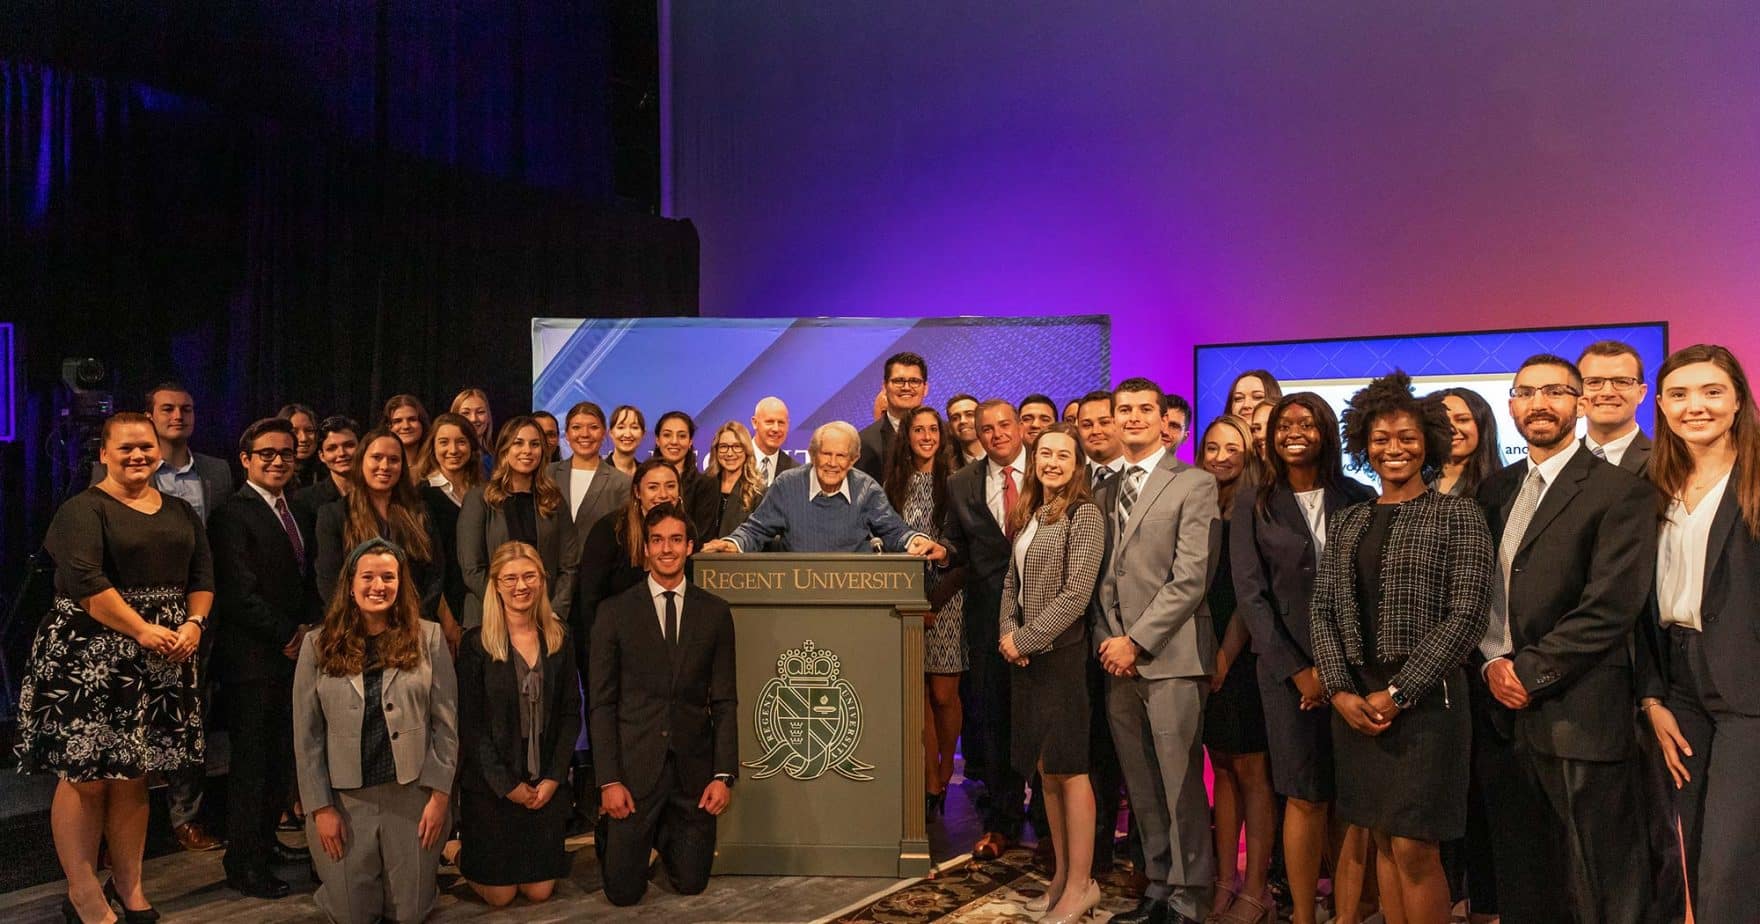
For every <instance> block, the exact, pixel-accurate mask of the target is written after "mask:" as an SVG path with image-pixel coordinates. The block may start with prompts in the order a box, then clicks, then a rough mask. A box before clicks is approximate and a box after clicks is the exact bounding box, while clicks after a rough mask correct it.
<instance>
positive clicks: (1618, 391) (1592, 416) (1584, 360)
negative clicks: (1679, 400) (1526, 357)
mask: <svg viewBox="0 0 1760 924" xmlns="http://www.w3.org/2000/svg"><path fill="white" fill-rule="evenodd" d="M1577 374H1579V375H1581V376H1582V377H1583V417H1584V418H1585V419H1586V420H1588V422H1589V432H1588V433H1587V434H1585V435H1584V436H1583V445H1584V447H1586V448H1587V449H1588V450H1589V451H1590V452H1592V453H1594V454H1595V455H1596V456H1598V457H1600V458H1603V459H1606V460H1607V461H1609V462H1612V463H1613V464H1615V465H1617V466H1619V467H1620V468H1623V469H1625V470H1626V471H1628V472H1631V473H1632V474H1634V475H1637V476H1639V477H1643V475H1644V473H1645V472H1646V471H1648V470H1649V468H1650V438H1649V437H1647V436H1645V435H1644V431H1642V430H1640V429H1638V405H1640V404H1642V403H1644V395H1645V394H1647V393H1648V392H1649V390H1650V386H1648V385H1645V384H1644V360H1643V358H1642V357H1640V356H1639V355H1638V351H1637V350H1635V349H1633V348H1632V347H1631V345H1629V344H1625V343H1621V342H1619V341H1618V340H1601V341H1597V342H1595V343H1591V344H1589V346H1588V347H1587V348H1585V349H1584V350H1583V355H1581V356H1579V357H1577Z"/></svg>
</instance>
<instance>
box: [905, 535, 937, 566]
mask: <svg viewBox="0 0 1760 924" xmlns="http://www.w3.org/2000/svg"><path fill="white" fill-rule="evenodd" d="M904 553H905V554H906V555H921V556H923V557H924V558H927V559H929V560H930V561H932V562H944V561H946V560H947V547H946V546H944V545H942V544H941V543H939V542H936V541H935V540H933V539H930V538H929V537H928V536H923V535H917V536H912V537H911V541H910V542H908V543H906V544H905V547H904Z"/></svg>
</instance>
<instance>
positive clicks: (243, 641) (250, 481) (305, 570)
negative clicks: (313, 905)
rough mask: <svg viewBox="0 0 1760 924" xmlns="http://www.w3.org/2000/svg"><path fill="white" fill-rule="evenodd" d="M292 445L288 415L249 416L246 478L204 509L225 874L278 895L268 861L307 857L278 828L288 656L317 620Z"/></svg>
mask: <svg viewBox="0 0 1760 924" xmlns="http://www.w3.org/2000/svg"><path fill="white" fill-rule="evenodd" d="M294 447H295V437H294V433H293V424H291V423H289V422H288V421H286V420H282V419H280V418H270V419H268V420H259V421H257V422H256V423H253V424H251V425H250V427H249V428H248V429H246V430H245V431H244V436H243V438H241V439H240V440H239V442H238V460H239V464H240V465H242V466H243V467H244V472H245V486H244V488H242V489H241V490H240V491H239V492H238V493H237V494H234V495H233V496H231V497H229V498H227V499H226V501H225V502H224V503H222V504H220V506H219V507H218V508H217V509H216V510H215V511H214V513H213V515H211V516H209V517H208V542H209V545H210V546H211V547H212V548H213V550H214V589H215V593H214V656H213V664H214V668H215V672H216V673H217V674H218V675H219V677H220V682H221V684H222V687H221V689H222V690H223V695H222V696H221V706H222V709H223V710H224V712H225V715H226V725H227V728H228V729H229V730H230V731H231V735H232V772H231V779H230V781H229V782H228V784H227V798H226V828H227V838H228V843H227V847H226V858H225V867H226V883H227V885H229V886H231V887H232V888H234V889H237V890H238V891H240V892H243V893H244V894H246V895H250V896H253V897H255V898H281V897H282V896H284V895H286V894H287V883H285V882H283V881H281V880H280V879H278V878H276V877H275V874H274V873H273V872H271V871H270V864H271V863H272V862H274V861H282V862H292V861H296V860H300V859H303V858H304V856H305V851H304V850H296V849H294V848H290V847H285V846H282V844H281V842H280V841H279V840H277V839H276V837H275V822H276V819H277V818H278V817H279V816H280V814H281V809H282V808H283V807H285V805H286V797H287V793H288V791H289V786H290V783H291V781H292V776H293V713H292V703H293V666H294V660H295V659H296V658H297V657H298V656H299V648H300V642H301V641H302V640H303V638H304V637H305V633H306V631H307V630H308V629H310V628H311V627H312V626H314V625H316V624H317V623H318V622H320V621H321V620H322V618H323V617H322V613H321V611H320V604H319V601H318V593H317V590H316V589H315V585H314V584H313V583H312V570H311V565H310V561H311V555H310V553H309V550H310V549H311V548H312V528H313V523H312V514H311V511H310V510H308V509H307V508H306V507H305V505H303V504H298V503H289V501H288V497H287V486H288V484H289V483H290V482H291V480H292V479H293V475H294V472H295V470H296V468H297V462H296V457H295V449H294Z"/></svg>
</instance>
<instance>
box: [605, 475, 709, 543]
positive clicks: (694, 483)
mask: <svg viewBox="0 0 1760 924" xmlns="http://www.w3.org/2000/svg"><path fill="white" fill-rule="evenodd" d="M678 499H679V503H680V504H682V505H683V506H684V512H685V513H686V514H688V515H689V516H690V518H691V526H692V528H694V529H695V530H696V533H697V539H696V542H697V547H698V548H701V547H702V545H703V543H705V542H708V541H709V540H710V539H718V538H720V537H721V535H722V534H718V533H716V532H715V528H716V527H717V526H719V525H721V486H720V485H718V484H716V483H715V479H713V478H708V477H706V476H704V475H703V473H702V472H700V471H697V470H696V469H695V468H689V469H687V470H686V472H685V476H684V477H683V478H681V479H679V482H678ZM622 507H623V505H621V504H619V505H618V507H617V509H618V510H622Z"/></svg>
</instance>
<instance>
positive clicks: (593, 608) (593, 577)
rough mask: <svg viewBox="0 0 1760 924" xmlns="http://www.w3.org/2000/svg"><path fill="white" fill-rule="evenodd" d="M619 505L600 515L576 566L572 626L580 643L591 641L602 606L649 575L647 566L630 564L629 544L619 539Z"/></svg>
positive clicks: (583, 544)
mask: <svg viewBox="0 0 1760 924" xmlns="http://www.w3.org/2000/svg"><path fill="white" fill-rule="evenodd" d="M623 514H624V511H623V508H622V507H619V508H617V509H616V510H613V511H611V512H610V513H607V514H605V515H604V516H602V517H600V518H599V521H598V522H597V523H594V524H593V528H592V529H590V530H588V531H587V538H586V539H585V540H584V541H583V542H582V543H581V557H580V564H579V565H577V566H575V585H574V599H573V601H572V602H571V604H570V606H569V617H568V620H569V629H570V631H572V632H574V633H575V639H576V642H577V644H583V645H584V643H587V642H589V641H591V639H592V633H593V619H594V616H595V615H596V614H597V613H598V612H599V605H600V604H601V603H603V602H604V601H606V600H608V599H610V598H611V597H615V596H617V595H618V594H620V593H623V592H624V591H626V590H628V589H630V588H631V587H634V586H636V585H637V584H640V583H641V582H642V581H643V579H645V578H646V577H647V576H648V571H647V569H645V568H638V567H636V566H634V565H632V564H630V563H629V547H628V546H626V545H624V544H623V543H621V542H619V541H617V521H618V520H620V519H622V518H623Z"/></svg>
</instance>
